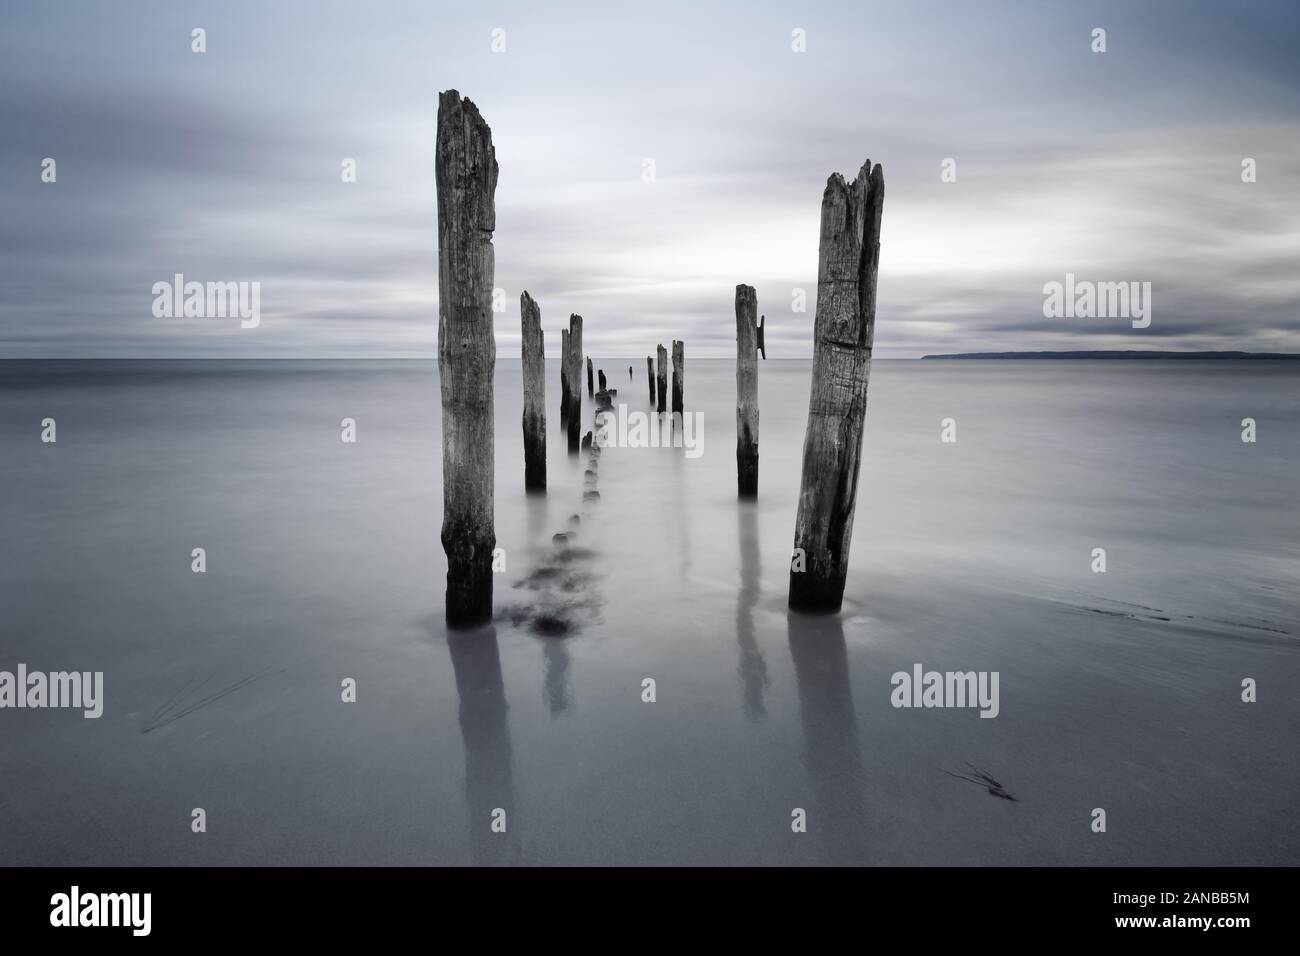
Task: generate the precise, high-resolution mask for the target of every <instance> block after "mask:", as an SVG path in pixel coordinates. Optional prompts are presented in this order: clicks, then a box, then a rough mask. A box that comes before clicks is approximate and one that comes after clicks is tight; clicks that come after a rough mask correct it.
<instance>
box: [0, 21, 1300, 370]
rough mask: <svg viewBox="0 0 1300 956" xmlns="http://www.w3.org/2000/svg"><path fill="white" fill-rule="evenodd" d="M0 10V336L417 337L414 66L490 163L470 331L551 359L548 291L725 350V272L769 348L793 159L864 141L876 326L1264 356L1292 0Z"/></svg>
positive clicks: (613, 346) (1285, 125) (423, 101)
mask: <svg viewBox="0 0 1300 956" xmlns="http://www.w3.org/2000/svg"><path fill="white" fill-rule="evenodd" d="M3 18H4V20H3V29H2V30H0V131H2V132H0V202H2V210H3V211H2V214H0V244H2V245H3V258H2V259H0V357H29V356H249V357H254V356H322V357H349V356H357V357H370V356H389V355H396V356H406V355H409V356H421V355H434V354H436V331H437V297H438V281H437V280H438V276H437V231H436V219H437V211H436V204H435V193H434V175H433V152H434V135H435V128H436V123H435V118H436V113H437V103H438V92H439V91H440V90H445V89H449V88H455V89H458V90H460V91H461V93H462V94H464V95H466V96H468V97H470V98H472V99H473V100H474V101H475V102H476V103H477V104H478V106H479V108H480V109H481V111H482V113H483V115H484V117H485V118H486V119H487V121H488V123H489V124H490V125H491V127H492V130H493V136H494V141H495V144H496V152H497V159H498V162H499V164H500V182H499V185H498V190H497V231H496V236H495V245H496V264H497V275H496V284H497V286H499V287H500V288H502V289H504V290H505V292H506V295H507V297H508V299H507V305H508V307H507V310H506V311H505V312H504V313H501V314H499V315H497V317H496V318H497V324H496V328H497V342H498V349H499V354H500V355H502V356H511V355H518V343H519V293H520V292H521V291H522V290H523V289H528V290H529V291H530V292H532V294H533V295H534V297H536V298H537V299H538V301H539V302H540V304H541V308H542V324H543V327H544V328H545V329H546V331H547V351H548V353H549V354H551V355H556V354H558V349H559V344H560V343H559V338H560V336H559V329H560V327H561V326H562V325H564V324H565V323H566V321H567V317H568V314H569V313H570V312H579V313H581V314H582V315H583V316H584V317H585V331H584V343H585V344H586V346H587V349H588V351H589V352H591V353H592V354H593V355H597V356H599V355H602V354H604V355H608V356H616V355H627V356H641V355H645V354H647V353H648V352H652V351H653V346H654V345H655V344H656V343H659V342H663V343H665V344H667V343H668V342H669V341H670V340H671V339H674V338H680V339H684V340H685V341H686V343H687V352H688V354H690V355H696V356H705V355H716V356H728V355H732V354H734V335H735V326H734V313H733V296H734V288H735V285H736V283H738V282H745V283H749V284H752V285H754V286H756V287H757V289H758V301H759V309H760V311H761V312H763V313H765V314H766V315H767V317H768V323H769V329H770V331H769V334H768V341H769V351H768V354H769V357H773V358H782V357H801V356H806V355H809V354H811V346H812V320H813V311H814V304H815V300H816V276H817V234H818V215H819V208H820V200H821V193H822V189H823V187H824V185H825V182H826V177H827V176H828V175H829V174H830V173H832V172H835V171H839V172H843V173H845V174H846V175H848V176H849V177H851V176H852V175H853V174H854V173H855V172H856V171H857V169H858V168H859V166H860V165H861V164H862V162H863V161H864V160H865V159H867V158H870V159H871V160H872V161H873V162H879V163H881V164H882V165H883V167H884V174H885V181H886V199H885V207H884V220H883V223H884V224H883V229H882V252H881V272H880V280H879V309H878V314H877V331H876V354H877V355H880V356H883V357H886V358H889V357H900V358H902V357H911V356H917V355H921V354H926V353H930V352H954V351H976V350H1021V349H1041V348H1051V349H1057V348H1162V349H1168V348H1178V349H1184V348H1186V349H1193V348H1197V349H1199V348H1213V349H1228V348H1233V349H1254V350H1288V351H1300V313H1298V311H1297V303H1298V302H1300V269H1298V268H1297V266H1298V264H1300V158H1298V157H1297V155H1296V145H1297V143H1300V55H1297V50H1300V4H1297V3H1296V2H1294V0H1279V2H1237V3H1223V4H1211V3H1204V2H1196V0H1186V2H1168V3H1165V2H1132V0H1125V2H1120V3H1113V4H1111V3H1088V4H1082V3H1070V4H1067V3H1050V2H1028V0H1025V2H1019V3H985V2H970V0H955V2H951V3H927V2H898V3H877V2H870V0H849V2H842V3H841V2H820V3H819V2H809V0H803V2H783V3H775V2H772V3H767V2H753V0H749V2H743V3H742V2H737V3H708V2H690V3H687V2H683V3H675V2H653V3H636V4H632V3H628V4H614V3H611V2H608V0H604V2H600V3H592V4H585V3H562V2H545V3H542V2H537V0H533V2H527V3H505V2H487V3H482V2H464V0H462V2H458V3H430V2H410V3H399V2H383V0H369V2H326V0H311V2H293V3H291V2H275V3H271V2H257V3H253V2H232V0H221V2H212V3H182V2H176V0H158V2H140V0H136V2H131V3H111V4H110V3H102V2H87V3H75V2H66V0H63V2H57V3H56V2H50V3H26V4H22V5H21V6H20V5H8V6H7V7H6V9H5V12H4V14H3ZM195 27H202V28H204V29H205V30H206V31H207V52H206V53H204V54H196V53H192V52H191V49H190V46H191V30H192V29H193V28H195ZM1095 27H1102V28H1104V29H1105V30H1106V48H1107V49H1106V52H1105V53H1102V54H1099V53H1094V52H1092V50H1091V45H1092V37H1091V33H1092V30H1093V28H1095ZM498 28H499V29H502V30H504V42H505V50H504V52H494V51H493V31H494V30H495V29H498ZM796 29H800V30H803V31H804V34H805V36H806V52H802V53H800V52H795V51H794V50H793V49H792V44H793V41H792V31H794V30H796ZM498 36H500V35H498ZM45 157H52V158H54V159H55V161H56V163H57V176H58V179H57V182H56V183H54V184H46V183H42V181H41V163H42V160H43V159H44V158H45ZM345 157H351V158H354V159H355V160H356V163H357V177H358V181H357V182H356V183H355V184H345V183H343V182H342V181H341V177H340V164H341V162H342V161H343V159H344V158H345ZM1245 157H1251V158H1253V159H1255V160H1256V162H1257V178H1258V181H1257V182H1255V183H1252V184H1247V183H1243V182H1242V176H1241V172H1242V170H1241V164H1242V160H1243V158H1245ZM946 158H952V159H954V160H955V161H956V173H957V179H956V182H950V183H945V182H943V181H942V180H941V175H940V174H941V171H942V164H943V161H944V160H945V159H946ZM646 160H653V163H654V174H655V175H654V181H653V182H647V181H645V177H644V176H643V170H644V169H645V161H646ZM177 272H181V273H184V274H185V276H186V278H187V279H196V280H200V281H209V280H213V281H217V280H220V281H226V280H246V281H258V282H260V283H261V303H262V322H261V325H260V326H259V327H258V328H256V329H243V328H240V325H239V323H238V321H232V320H216V319H196V318H190V319H160V318H155V317H154V315H153V314H152V311H151V306H152V303H153V295H152V292H151V288H152V286H153V284H154V283H155V282H158V281H160V280H169V279H170V278H171V277H172V275H173V274H174V273H177ZM1067 272H1073V273H1075V274H1076V275H1077V276H1078V277H1079V278H1081V279H1093V280H1098V281H1122V280H1134V281H1149V282H1151V283H1152V289H1153V306H1154V307H1153V316H1152V323H1151V326H1150V328H1147V329H1141V330H1140V329H1134V328H1132V327H1131V325H1130V323H1129V322H1128V321H1126V320H1122V319H1121V320H1105V319H1077V318H1071V319H1064V318H1062V319H1048V318H1044V317H1043V285H1044V283H1046V282H1050V281H1053V280H1057V281H1060V280H1062V279H1063V278H1064V276H1065V274H1066V273H1067ZM795 289H804V290H806V295H807V301H808V308H807V311H806V312H802V313H801V312H796V311H794V310H793V309H792V302H793V300H794V292H793V290H795Z"/></svg>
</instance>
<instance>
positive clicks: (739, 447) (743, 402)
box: [736, 285, 758, 498]
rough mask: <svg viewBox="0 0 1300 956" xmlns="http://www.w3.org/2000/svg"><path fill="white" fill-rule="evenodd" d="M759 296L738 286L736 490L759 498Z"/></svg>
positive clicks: (751, 288)
mask: <svg viewBox="0 0 1300 956" xmlns="http://www.w3.org/2000/svg"><path fill="white" fill-rule="evenodd" d="M757 315H758V296H757V295H756V294H755V292H754V287H753V286H752V285H738V286H736V488H737V491H738V492H739V494H740V497H742V498H756V497H758V326H757V325H756V324H755V321H754V320H755V317H756V316H757Z"/></svg>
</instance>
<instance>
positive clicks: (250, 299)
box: [153, 272, 262, 329]
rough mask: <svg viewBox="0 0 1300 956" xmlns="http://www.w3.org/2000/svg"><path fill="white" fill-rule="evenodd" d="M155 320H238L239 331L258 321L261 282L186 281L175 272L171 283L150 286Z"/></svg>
mask: <svg viewBox="0 0 1300 956" xmlns="http://www.w3.org/2000/svg"><path fill="white" fill-rule="evenodd" d="M153 296H154V300H153V315H154V318H156V319H226V318H231V319H234V318H238V319H240V323H239V327H240V328H242V329H255V328H257V327H258V325H259V324H261V321H262V283H260V282H186V281H185V276H184V275H183V274H182V273H180V272H178V273H176V275H175V276H174V277H173V279H172V281H170V282H167V281H165V280H164V281H161V282H155V283H154V284H153Z"/></svg>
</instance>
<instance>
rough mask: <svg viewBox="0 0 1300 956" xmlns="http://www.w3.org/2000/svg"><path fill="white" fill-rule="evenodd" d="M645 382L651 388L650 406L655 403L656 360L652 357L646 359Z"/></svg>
mask: <svg viewBox="0 0 1300 956" xmlns="http://www.w3.org/2000/svg"><path fill="white" fill-rule="evenodd" d="M645 380H646V384H647V385H649V386H650V404H651V405H653V404H654V402H655V360H654V359H652V358H651V357H650V356H648V355H647V356H646V357H645Z"/></svg>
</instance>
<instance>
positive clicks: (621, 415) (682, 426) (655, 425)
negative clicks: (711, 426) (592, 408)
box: [592, 405, 704, 458]
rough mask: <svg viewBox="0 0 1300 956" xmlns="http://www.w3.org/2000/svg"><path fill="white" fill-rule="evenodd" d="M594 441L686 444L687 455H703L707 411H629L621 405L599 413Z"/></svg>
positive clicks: (646, 445) (650, 445)
mask: <svg viewBox="0 0 1300 956" xmlns="http://www.w3.org/2000/svg"><path fill="white" fill-rule="evenodd" d="M592 442H593V444H596V445H598V446H600V447H601V448H685V449H686V457H687V458H699V457H700V456H701V455H703V454H704V413H703V412H684V413H683V412H673V413H672V414H668V413H666V412H662V413H647V412H642V411H631V412H629V411H628V410H627V406H626V405H619V406H618V407H617V408H615V409H613V410H609V409H606V410H603V411H600V412H597V413H596V431H595V433H594V434H593V436H592Z"/></svg>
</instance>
